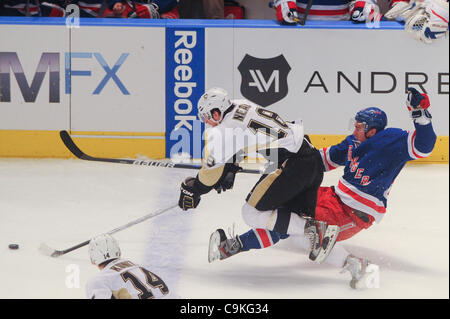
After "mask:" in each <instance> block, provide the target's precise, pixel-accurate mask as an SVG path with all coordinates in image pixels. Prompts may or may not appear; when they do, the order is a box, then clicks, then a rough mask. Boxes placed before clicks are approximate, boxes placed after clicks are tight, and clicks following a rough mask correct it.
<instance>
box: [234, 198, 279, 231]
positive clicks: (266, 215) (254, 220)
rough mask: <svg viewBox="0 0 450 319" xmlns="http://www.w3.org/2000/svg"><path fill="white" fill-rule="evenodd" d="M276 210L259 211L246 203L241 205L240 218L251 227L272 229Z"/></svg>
mask: <svg viewBox="0 0 450 319" xmlns="http://www.w3.org/2000/svg"><path fill="white" fill-rule="evenodd" d="M274 214H276V212H274V211H260V210H258V209H256V208H255V207H253V206H251V205H250V204H248V203H245V204H244V206H242V218H243V219H244V221H245V223H246V224H247V225H248V226H250V227H252V228H264V229H269V230H272V229H273V224H274V223H273V222H271V220H276V215H275V216H274Z"/></svg>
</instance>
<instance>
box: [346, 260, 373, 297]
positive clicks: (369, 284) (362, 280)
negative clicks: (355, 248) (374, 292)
mask: <svg viewBox="0 0 450 319" xmlns="http://www.w3.org/2000/svg"><path fill="white" fill-rule="evenodd" d="M346 271H348V272H350V274H351V275H352V279H351V281H350V287H352V288H353V289H365V288H378V287H379V284H380V267H379V266H378V265H375V264H372V263H370V261H368V260H367V259H364V258H358V257H356V256H353V255H348V257H347V259H346V260H345V264H344V267H343V269H342V270H341V273H344V272H346Z"/></svg>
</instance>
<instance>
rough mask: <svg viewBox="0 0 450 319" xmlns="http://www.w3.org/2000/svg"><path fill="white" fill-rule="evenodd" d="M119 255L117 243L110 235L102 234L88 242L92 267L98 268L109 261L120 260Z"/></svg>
mask: <svg viewBox="0 0 450 319" xmlns="http://www.w3.org/2000/svg"><path fill="white" fill-rule="evenodd" d="M120 255H121V253H120V247H119V243H118V242H117V241H116V240H115V239H114V237H112V236H111V235H108V234H102V235H99V236H96V237H94V238H92V239H91V241H90V242H89V256H90V257H91V263H93V264H94V265H97V266H98V265H100V264H101V263H103V262H105V261H108V260H110V259H114V258H120Z"/></svg>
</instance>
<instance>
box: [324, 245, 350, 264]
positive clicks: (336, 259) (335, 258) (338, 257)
mask: <svg viewBox="0 0 450 319" xmlns="http://www.w3.org/2000/svg"><path fill="white" fill-rule="evenodd" d="M348 255H350V253H349V252H348V251H347V250H346V249H345V248H344V247H343V246H342V245H341V244H339V243H335V244H334V247H333V249H332V250H331V252H330V254H329V255H328V258H327V259H326V260H325V263H327V264H329V265H332V266H335V267H338V268H342V267H344V264H345V259H346V258H347V256H348Z"/></svg>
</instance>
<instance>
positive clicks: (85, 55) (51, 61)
mask: <svg viewBox="0 0 450 319" xmlns="http://www.w3.org/2000/svg"><path fill="white" fill-rule="evenodd" d="M128 56H129V53H122V54H121V56H120V57H119V59H118V60H117V61H116V62H115V63H114V65H113V66H112V67H110V64H108V62H106V60H105V59H104V58H103V56H102V54H101V53H98V52H67V53H65V84H66V85H65V93H66V94H71V93H72V77H74V76H91V75H92V72H91V71H90V70H73V69H72V62H73V61H74V60H75V59H95V60H96V61H97V62H98V63H99V64H100V66H101V67H102V68H103V70H104V72H105V74H104V76H103V78H102V80H101V81H100V83H98V85H97V86H96V87H95V88H94V90H93V92H92V94H94V95H97V94H100V93H101V92H102V90H103V88H104V87H105V86H106V84H107V83H108V82H110V81H112V82H113V83H114V84H115V85H116V86H117V87H118V89H119V90H120V92H121V93H122V94H124V95H129V94H130V92H129V91H128V90H127V88H126V87H125V85H124V84H123V82H122V81H121V80H120V79H119V77H118V75H117V72H118V71H119V69H120V67H121V66H122V65H123V63H124V62H125V60H126V59H127V57H128ZM11 71H12V73H13V74H14V76H15V77H16V80H17V84H18V86H19V89H20V92H21V93H22V96H23V99H24V100H25V102H35V101H36V98H37V96H38V94H39V90H40V88H41V86H42V83H43V81H44V77H45V74H46V73H47V71H48V73H49V77H48V79H49V102H50V103H59V101H60V89H59V88H60V53H54V52H44V53H42V55H41V59H40V60H39V63H38V65H37V68H36V72H35V73H34V76H33V79H32V80H31V84H29V81H28V80H27V78H26V77H25V73H24V70H23V67H22V64H21V63H20V60H19V57H18V56H17V53H16V52H0V102H11Z"/></svg>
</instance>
